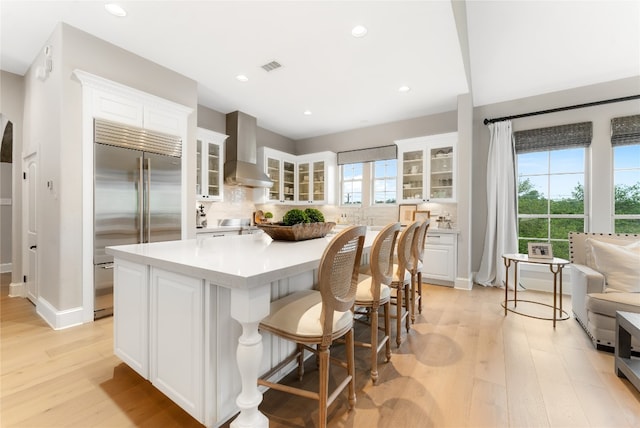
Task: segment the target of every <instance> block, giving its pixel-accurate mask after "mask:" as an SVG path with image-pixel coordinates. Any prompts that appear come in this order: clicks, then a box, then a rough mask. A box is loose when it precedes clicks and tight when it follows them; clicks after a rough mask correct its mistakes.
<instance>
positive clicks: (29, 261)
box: [23, 153, 38, 304]
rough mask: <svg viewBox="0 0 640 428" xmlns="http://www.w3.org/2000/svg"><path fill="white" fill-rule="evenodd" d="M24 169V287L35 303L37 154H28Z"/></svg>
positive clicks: (36, 294) (36, 281) (36, 283)
mask: <svg viewBox="0 0 640 428" xmlns="http://www.w3.org/2000/svg"><path fill="white" fill-rule="evenodd" d="M24 162H25V163H24V171H25V172H26V176H25V182H24V194H23V198H24V199H23V201H24V210H25V218H26V220H27V221H26V224H25V225H24V230H25V240H24V242H25V243H26V245H25V252H26V257H25V258H24V259H25V260H26V266H24V272H26V289H27V298H28V299H29V300H31V302H33V303H34V304H36V302H37V300H38V275H37V272H38V225H37V221H36V219H37V218H38V217H37V201H38V195H37V188H38V185H37V184H38V157H37V154H35V153H34V154H32V155H30V156H28V157H27V158H26V159H25V161H24Z"/></svg>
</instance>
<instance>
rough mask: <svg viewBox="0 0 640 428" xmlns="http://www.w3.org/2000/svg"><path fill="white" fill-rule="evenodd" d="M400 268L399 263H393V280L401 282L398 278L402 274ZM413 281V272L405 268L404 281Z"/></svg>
mask: <svg viewBox="0 0 640 428" xmlns="http://www.w3.org/2000/svg"><path fill="white" fill-rule="evenodd" d="M398 270H399V266H398V265H397V264H394V265H393V282H400V280H399V279H398V278H400V275H398ZM409 281H411V273H409V271H408V270H406V269H405V270H404V281H403V282H409Z"/></svg>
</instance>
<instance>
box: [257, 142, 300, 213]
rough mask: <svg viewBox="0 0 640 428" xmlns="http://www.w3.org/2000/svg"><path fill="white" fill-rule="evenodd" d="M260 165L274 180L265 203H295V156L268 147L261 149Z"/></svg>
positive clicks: (259, 155) (259, 154) (266, 195)
mask: <svg viewBox="0 0 640 428" xmlns="http://www.w3.org/2000/svg"><path fill="white" fill-rule="evenodd" d="M258 163H259V165H260V166H261V167H262V168H263V170H264V172H265V174H267V176H269V178H270V179H271V180H273V186H272V187H271V188H268V189H265V202H267V203H269V202H271V203H281V204H285V203H289V204H292V203H294V201H295V190H296V187H295V179H296V161H295V156H293V155H290V154H287V153H283V152H279V151H277V150H273V149H270V148H268V147H260V149H259V153H258Z"/></svg>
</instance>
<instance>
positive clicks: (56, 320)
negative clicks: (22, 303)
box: [36, 297, 83, 330]
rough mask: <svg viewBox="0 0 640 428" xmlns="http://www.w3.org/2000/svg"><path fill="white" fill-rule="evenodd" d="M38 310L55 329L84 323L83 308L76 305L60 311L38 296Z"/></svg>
mask: <svg viewBox="0 0 640 428" xmlns="http://www.w3.org/2000/svg"><path fill="white" fill-rule="evenodd" d="M36 312H37V314H38V315H40V317H41V318H42V319H43V320H45V321H46V322H47V324H49V325H50V326H51V328H53V329H54V330H62V329H65V328H69V327H74V326H76V325H80V324H82V323H83V321H82V320H83V309H82V307H76V308H71V309H66V310H64V311H59V310H57V309H56V308H54V307H53V305H52V304H51V303H49V302H48V301H46V300H45V299H44V298H42V297H38V303H37V304H36Z"/></svg>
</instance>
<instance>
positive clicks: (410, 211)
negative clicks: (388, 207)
mask: <svg viewBox="0 0 640 428" xmlns="http://www.w3.org/2000/svg"><path fill="white" fill-rule="evenodd" d="M416 211H418V205H415V204H400V205H398V221H399V222H400V224H401V225H402V226H408V225H409V224H411V223H413V221H414V218H415V213H416Z"/></svg>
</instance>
